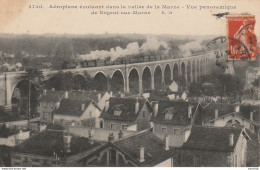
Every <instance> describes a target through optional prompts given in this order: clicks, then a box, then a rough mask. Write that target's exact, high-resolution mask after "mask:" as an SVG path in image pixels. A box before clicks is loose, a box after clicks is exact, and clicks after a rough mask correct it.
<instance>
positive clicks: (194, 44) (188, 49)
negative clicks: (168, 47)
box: [179, 40, 205, 57]
mask: <svg viewBox="0 0 260 170" xmlns="http://www.w3.org/2000/svg"><path fill="white" fill-rule="evenodd" d="M202 41H203V40H193V41H191V42H188V43H186V44H183V45H180V46H179V49H180V54H181V55H183V57H188V56H191V55H192V52H199V51H201V50H204V49H205V47H204V46H203V45H202Z"/></svg>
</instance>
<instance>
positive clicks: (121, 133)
mask: <svg viewBox="0 0 260 170" xmlns="http://www.w3.org/2000/svg"><path fill="white" fill-rule="evenodd" d="M122 137H124V133H123V131H122V130H120V131H119V133H118V139H121V138H122Z"/></svg>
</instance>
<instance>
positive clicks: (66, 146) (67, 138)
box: [63, 135, 72, 153]
mask: <svg viewBox="0 0 260 170" xmlns="http://www.w3.org/2000/svg"><path fill="white" fill-rule="evenodd" d="M71 138H72V136H69V135H67V136H66V135H64V137H63V143H64V149H65V151H66V152H67V153H70V152H71V149H70V142H71Z"/></svg>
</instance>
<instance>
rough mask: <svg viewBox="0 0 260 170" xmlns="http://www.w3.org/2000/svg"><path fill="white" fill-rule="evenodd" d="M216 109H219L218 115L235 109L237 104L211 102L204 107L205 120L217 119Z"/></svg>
mask: <svg viewBox="0 0 260 170" xmlns="http://www.w3.org/2000/svg"><path fill="white" fill-rule="evenodd" d="M215 109H218V117H221V116H224V115H226V114H229V113H232V112H234V111H235V105H232V104H217V103H210V104H208V105H206V106H205V107H204V108H203V120H204V121H205V122H208V121H210V120H213V119H215Z"/></svg>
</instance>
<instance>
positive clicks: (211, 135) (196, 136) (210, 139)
mask: <svg viewBox="0 0 260 170" xmlns="http://www.w3.org/2000/svg"><path fill="white" fill-rule="evenodd" d="M241 132H242V128H235V127H212V126H193V127H192V129H191V133H190V136H189V138H188V140H187V142H185V143H184V144H183V146H182V148H183V149H195V150H196V149H197V150H210V151H223V152H232V151H234V148H235V146H236V143H237V141H238V138H239V136H240V134H241ZM230 134H234V138H233V139H234V140H233V141H234V144H233V146H229V135H230Z"/></svg>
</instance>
